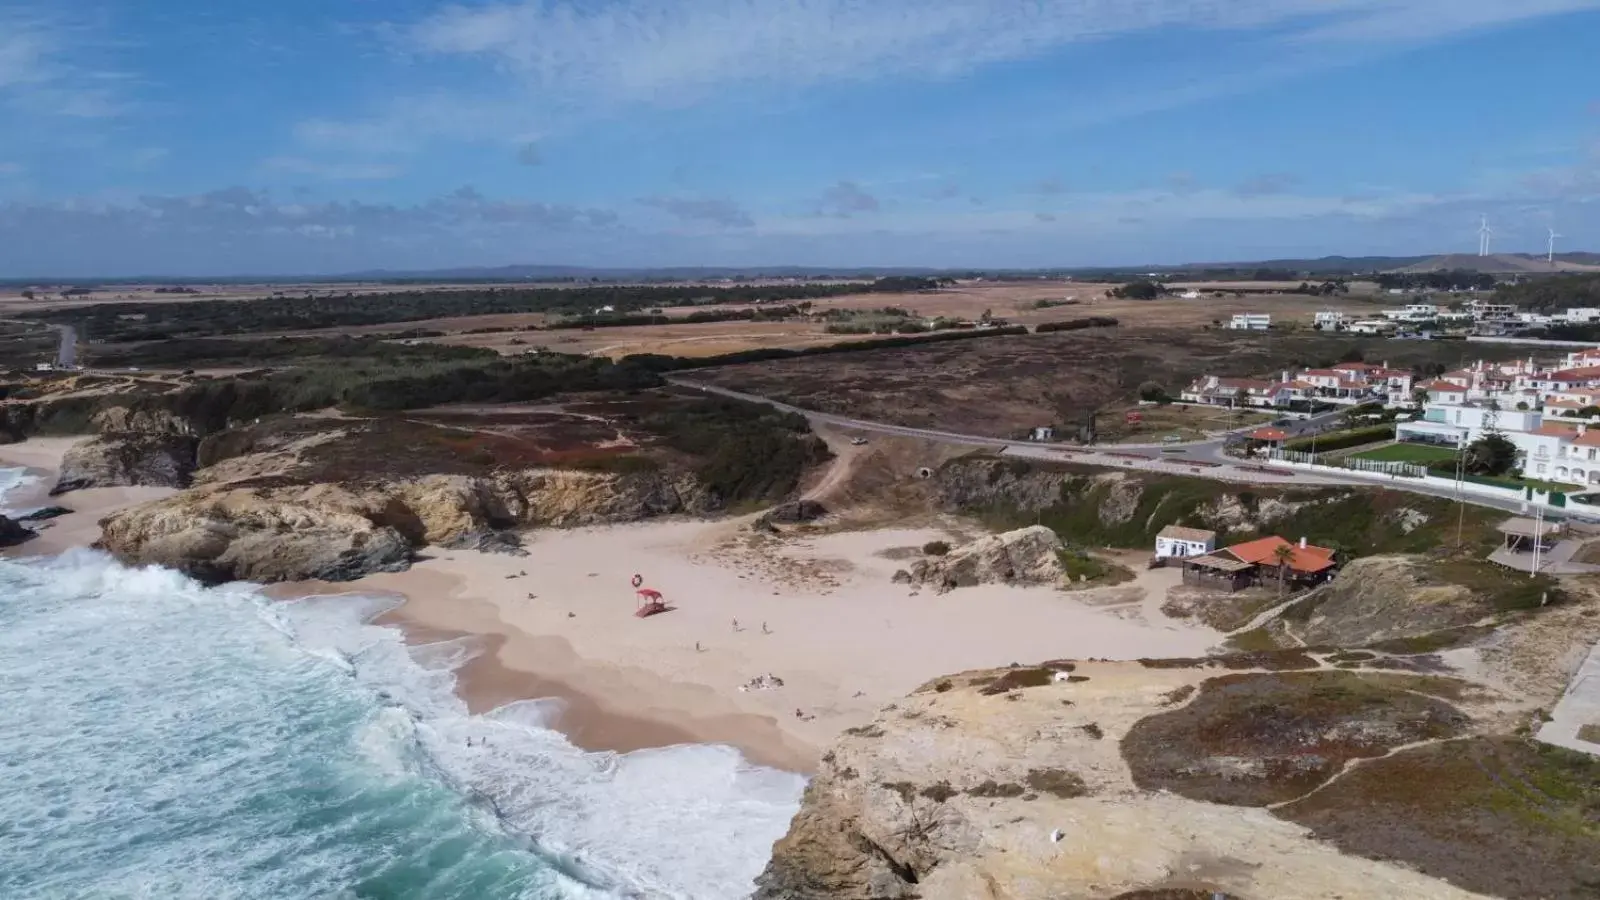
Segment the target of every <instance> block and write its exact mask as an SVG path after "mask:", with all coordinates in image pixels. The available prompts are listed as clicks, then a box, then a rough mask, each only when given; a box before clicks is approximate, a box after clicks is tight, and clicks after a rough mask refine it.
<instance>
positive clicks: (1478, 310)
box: [1467, 300, 1517, 322]
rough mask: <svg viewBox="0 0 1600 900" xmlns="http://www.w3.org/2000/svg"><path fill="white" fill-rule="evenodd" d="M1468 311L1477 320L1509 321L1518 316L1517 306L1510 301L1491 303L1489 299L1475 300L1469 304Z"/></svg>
mask: <svg viewBox="0 0 1600 900" xmlns="http://www.w3.org/2000/svg"><path fill="white" fill-rule="evenodd" d="M1467 312H1470V313H1471V314H1472V318H1473V320H1474V321H1477V322H1509V321H1512V320H1514V319H1516V317H1517V308H1516V307H1515V306H1512V305H1511V304H1509V303H1490V302H1489V301H1487V300H1473V301H1471V302H1469V303H1468V304H1467Z"/></svg>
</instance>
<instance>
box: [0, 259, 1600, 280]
mask: <svg viewBox="0 0 1600 900" xmlns="http://www.w3.org/2000/svg"><path fill="white" fill-rule="evenodd" d="M1452 270H1459V271H1467V272H1479V273H1484V274H1491V275H1539V274H1549V273H1552V272H1556V273H1559V272H1596V273H1600V253H1582V252H1572V253H1558V254H1556V257H1555V263H1554V264H1553V265H1552V264H1551V263H1550V262H1547V261H1546V260H1545V258H1544V257H1543V256H1536V255H1531V254H1524V253H1497V254H1494V255H1492V256H1476V255H1472V254H1465V253H1454V254H1444V255H1440V256H1324V257H1320V258H1317V259H1269V260H1259V261H1244V262H1204V263H1185V264H1182V265H1148V266H1077V267H1058V268H1040V269H999V268H996V269H937V268H928V267H915V266H885V267H881V268H879V267H868V266H858V267H847V268H831V267H827V266H676V267H674V266H668V267H657V268H647V267H586V266H559V265H513V266H462V267H458V268H448V269H423V270H395V269H369V270H365V271H360V272H346V273H341V274H336V275H328V274H318V275H311V274H307V275H277V276H262V275H236V276H223V277H196V276H170V275H168V276H142V277H119V278H27V279H23V278H13V279H0V284H12V285H19V286H27V285H82V286H91V287H92V286H96V285H109V284H167V285H185V284H189V285H207V284H210V285H220V284H307V283H314V284H344V283H357V282H383V283H389V284H407V283H439V282H449V283H463V282H471V283H482V284H513V283H522V282H525V283H539V282H546V283H548V282H583V281H598V282H674V281H676V282H694V281H713V280H720V279H729V280H739V281H749V280H754V279H762V278H805V279H823V278H841V279H852V280H867V279H872V278H881V277H887V276H893V275H913V276H934V275H940V276H946V277H956V278H969V277H980V276H981V277H991V278H1062V277H1075V278H1080V279H1085V280H1104V281H1129V280H1133V279H1137V278H1142V277H1146V276H1148V275H1161V276H1168V277H1173V278H1182V279H1188V280H1196V281H1204V280H1214V281H1230V280H1240V279H1244V280H1249V279H1252V278H1253V279H1256V280H1294V279H1305V280H1311V279H1317V278H1338V277H1346V278H1348V277H1359V276H1362V275H1373V274H1377V273H1399V274H1420V273H1427V272H1438V271H1452Z"/></svg>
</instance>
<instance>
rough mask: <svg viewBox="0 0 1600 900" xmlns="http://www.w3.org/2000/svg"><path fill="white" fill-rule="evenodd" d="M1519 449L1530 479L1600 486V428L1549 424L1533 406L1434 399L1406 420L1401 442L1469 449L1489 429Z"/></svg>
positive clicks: (1520, 462)
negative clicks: (1419, 415) (1416, 417)
mask: <svg viewBox="0 0 1600 900" xmlns="http://www.w3.org/2000/svg"><path fill="white" fill-rule="evenodd" d="M1491 431H1493V432H1495V433H1497V434H1500V435H1501V436H1503V437H1505V438H1506V439H1507V440H1509V441H1510V442H1511V443H1512V444H1515V445H1516V448H1517V464H1518V467H1519V468H1520V469H1521V471H1522V474H1523V475H1524V476H1526V477H1528V478H1539V479H1545V480H1549V481H1557V482H1565V483H1568V484H1580V485H1590V484H1600V428H1597V429H1594V430H1590V429H1589V427H1588V425H1587V423H1583V422H1579V423H1575V424H1558V423H1557V422H1546V421H1545V420H1544V416H1543V415H1542V414H1540V413H1538V412H1534V411H1532V410H1528V411H1518V410H1505V409H1494V408H1492V407H1490V406H1488V405H1486V404H1441V403H1430V404H1428V405H1427V407H1426V408H1425V410H1424V412H1423V417H1422V418H1421V419H1419V420H1417V421H1414V422H1401V423H1399V424H1398V425H1396V427H1395V437H1396V438H1397V439H1398V440H1401V441H1415V442H1419V443H1429V444H1437V445H1443V446H1449V447H1464V446H1466V445H1467V444H1470V443H1472V442H1474V441H1476V440H1478V439H1480V438H1482V437H1483V436H1484V435H1485V434H1488V433H1489V432H1491Z"/></svg>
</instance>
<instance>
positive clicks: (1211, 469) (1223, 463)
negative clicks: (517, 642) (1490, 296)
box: [667, 377, 1559, 520]
mask: <svg viewBox="0 0 1600 900" xmlns="http://www.w3.org/2000/svg"><path fill="white" fill-rule="evenodd" d="M667 381H668V382H669V383H671V384H674V385H677V386H678V387H683V388H689V389H691V390H698V391H703V392H706V393H710V394H717V395H719V396H723V397H729V398H732V399H735V400H744V401H747V402H751V403H764V404H766V405H768V406H771V407H774V408H777V409H781V410H783V411H785V412H792V413H795V414H797V415H802V416H805V417H806V418H807V419H808V420H810V421H811V422H813V423H820V424H824V425H833V426H835V427H839V428H848V429H852V430H854V431H862V432H867V433H870V434H885V435H893V436H895V437H908V438H916V439H919V440H925V441H934V442H936V443H941V444H952V445H957V446H963V447H974V448H980V447H981V448H989V449H992V450H997V451H999V452H1000V453H1002V454H1004V455H1007V456H1018V457H1024V458H1029V459H1043V460H1052V461H1058V462H1076V463H1086V464H1089V465H1096V466H1104V467H1107V468H1112V469H1117V468H1129V469H1135V470H1139V471H1154V472H1165V473H1170V474H1179V475H1188V476H1191V477H1198V478H1210V479H1213V480H1217V481H1231V482H1245V483H1251V484H1275V485H1303V486H1307V487H1327V486H1343V487H1363V488H1386V489H1389V490H1396V491H1405V492H1406V493H1410V494H1422V495H1425V496H1430V497H1440V498H1443V499H1447V500H1462V501H1464V502H1466V503H1470V504H1473V505H1474V506H1483V507H1488V508H1491V509H1502V510H1505V511H1507V512H1516V513H1520V512H1523V511H1524V504H1523V502H1522V501H1521V500H1520V499H1519V498H1517V497H1516V496H1515V495H1512V496H1510V497H1506V498H1505V499H1501V498H1498V497H1487V496H1483V495H1479V494H1457V493H1456V492H1455V491H1453V490H1451V489H1450V488H1447V487H1435V486H1433V485H1426V484H1418V483H1416V482H1414V481H1409V480H1407V479H1402V478H1396V479H1394V480H1393V481H1389V482H1380V481H1373V480H1371V479H1365V478H1345V477H1341V476H1337V475H1329V474H1324V473H1321V472H1318V473H1314V474H1313V473H1310V472H1304V471H1300V470H1295V469H1271V470H1264V469H1263V467H1259V466H1252V465H1251V464H1249V463H1246V462H1242V461H1241V460H1239V459H1237V458H1235V457H1231V456H1228V455H1227V454H1226V453H1225V452H1224V450H1223V448H1224V447H1225V446H1226V443H1227V439H1226V438H1215V439H1212V440H1208V441H1194V442H1190V443H1183V444H1106V445H1101V446H1098V447H1081V448H1070V449H1069V448H1066V447H1061V446H1058V445H1049V444H1030V443H1022V442H1013V441H1006V440H1003V439H1000V438H992V437H984V436H982V435H974V434H958V433H955V432H949V431H937V430H934V429H927V428H911V427H908V426H905V425H892V424H889V423H887V422H869V421H866V420H863V419H852V418H849V417H847V416H837V415H833V414H831V413H822V412H816V411H813V410H808V409H801V408H800V407H797V406H792V405H790V404H787V403H782V402H780V401H777V400H773V399H771V398H768V397H762V396H759V395H756V394H746V393H743V392H740V391H734V390H729V389H728V388H724V387H718V386H716V385H711V384H704V383H702V382H698V381H692V380H689V379H685V378H676V377H668V378H667ZM1342 414H1343V411H1342V410H1340V411H1334V412H1331V413H1323V414H1321V415H1319V416H1315V417H1313V418H1310V419H1306V420H1303V421H1299V422H1296V423H1294V425H1293V426H1291V427H1286V428H1285V429H1284V430H1286V431H1290V433H1291V434H1293V435H1296V436H1299V435H1303V434H1309V433H1310V432H1311V431H1312V430H1314V429H1317V428H1319V427H1322V426H1325V425H1327V424H1328V423H1329V422H1331V421H1332V420H1334V419H1337V418H1338V417H1339V416H1340V415H1342ZM1258 427H1260V426H1251V427H1250V428H1246V429H1240V432H1245V431H1253V430H1254V429H1255V428H1258ZM1234 433H1239V432H1230V434H1234ZM1551 518H1552V520H1555V519H1557V518H1559V517H1557V516H1551Z"/></svg>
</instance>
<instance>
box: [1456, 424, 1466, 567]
mask: <svg viewBox="0 0 1600 900" xmlns="http://www.w3.org/2000/svg"><path fill="white" fill-rule="evenodd" d="M1466 465H1467V439H1466V435H1458V436H1457V437H1456V507H1457V512H1456V549H1457V550H1459V549H1461V546H1462V533H1463V532H1464V531H1465V530H1466V525H1467V501H1466V498H1465V497H1463V496H1461V482H1462V481H1463V477H1462V476H1464V475H1465V474H1466Z"/></svg>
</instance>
